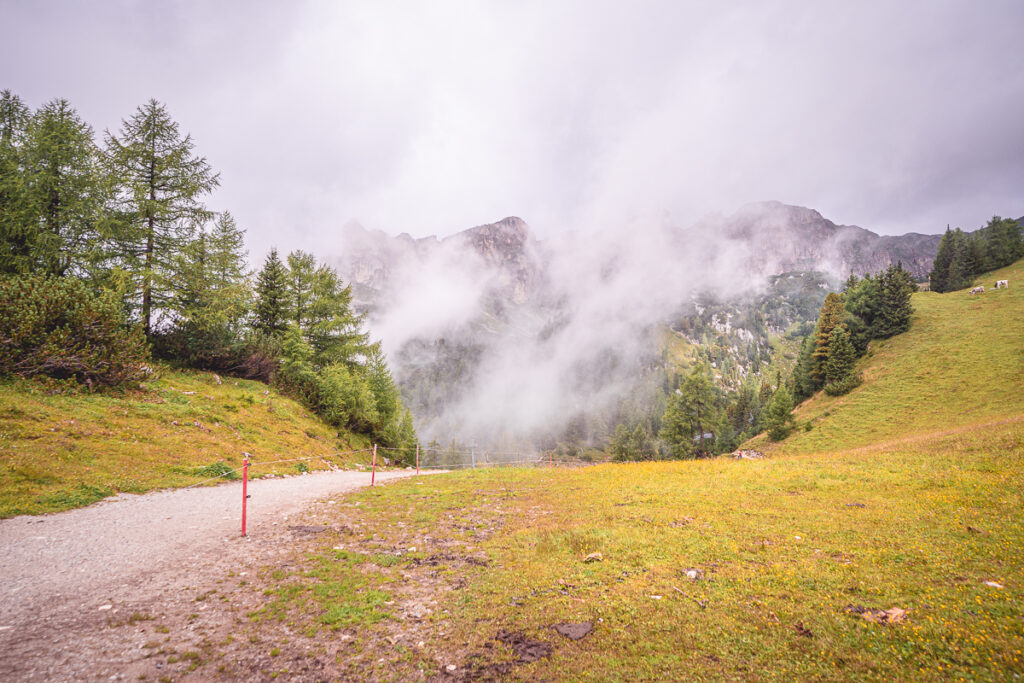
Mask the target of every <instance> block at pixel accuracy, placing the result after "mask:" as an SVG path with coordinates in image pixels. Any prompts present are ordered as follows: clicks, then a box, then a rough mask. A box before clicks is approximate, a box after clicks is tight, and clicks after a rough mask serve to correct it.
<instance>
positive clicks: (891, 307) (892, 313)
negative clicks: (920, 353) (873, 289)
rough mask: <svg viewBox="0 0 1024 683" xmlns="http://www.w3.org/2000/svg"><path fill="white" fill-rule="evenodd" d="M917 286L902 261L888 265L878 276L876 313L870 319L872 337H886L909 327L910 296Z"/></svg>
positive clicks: (910, 313) (912, 310)
mask: <svg viewBox="0 0 1024 683" xmlns="http://www.w3.org/2000/svg"><path fill="white" fill-rule="evenodd" d="M916 291H917V286H916V285H915V284H914V280H913V278H912V277H911V275H910V273H908V272H907V271H906V270H904V269H903V264H902V263H897V264H896V265H894V266H889V268H887V269H886V271H885V272H884V273H882V275H880V276H879V278H878V294H877V296H878V299H879V303H878V306H877V310H878V313H877V315H876V316H875V317H874V320H872V321H871V336H872V338H873V339H887V338H888V337H892V336H893V335H897V334H902V333H903V332H906V331H907V330H908V329H910V317H911V316H912V315H913V313H914V307H913V305H912V304H911V303H910V296H911V294H913V293H914V292H916Z"/></svg>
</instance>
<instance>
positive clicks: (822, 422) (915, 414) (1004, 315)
mask: <svg viewBox="0 0 1024 683" xmlns="http://www.w3.org/2000/svg"><path fill="white" fill-rule="evenodd" d="M997 279H1008V280H1009V281H1010V288H1009V289H1000V290H992V289H991V285H992V284H993V283H994V282H995V280H997ZM976 284H982V285H985V287H986V290H987V291H986V292H985V294H983V295H976V296H971V295H969V294H968V293H967V290H962V291H959V292H950V293H947V294H936V293H934V292H919V293H917V294H914V295H913V298H912V301H913V305H914V308H915V313H914V317H913V319H912V322H911V327H910V330H909V331H907V332H906V333H904V334H901V335H899V336H896V337H893V338H892V339H887V340H883V341H875V342H872V343H871V346H870V347H869V350H868V355H867V357H865V358H864V359H862V360H861V361H860V363H859V365H858V370H860V371H862V372H863V375H864V383H863V384H862V385H861V386H860V387H858V388H856V389H854V390H853V391H852V392H850V393H849V394H847V395H845V396H839V397H832V396H827V395H826V394H825V393H824V392H821V393H819V394H818V395H816V396H814V397H813V398H811V399H809V400H807V401H806V402H804V403H803V404H802V405H800V406H799V407H798V409H797V410H796V411H795V416H796V418H797V421H798V422H799V423H800V424H801V426H802V425H803V424H805V423H807V422H810V423H811V425H812V428H811V430H810V431H803V430H802V429H798V430H796V431H795V432H794V433H793V435H792V436H790V437H789V438H788V439H786V440H785V442H783V443H782V444H778V445H772V444H770V443H768V442H767V440H766V439H765V437H763V436H762V437H759V438H758V439H755V440H753V441H752V442H749V443H748V444H746V445H745V446H744V447H753V448H756V449H758V450H769V451H771V450H778V451H779V452H780V453H783V452H784V453H811V452H817V451H826V450H836V449H840V448H856V447H859V446H864V445H868V444H872V443H876V442H879V441H883V440H890V439H896V438H908V437H913V436H915V435H926V434H934V433H943V432H948V431H950V430H955V429H968V430H970V429H984V425H986V424H989V423H992V422H998V421H1000V420H1004V419H1008V418H1014V417H1016V416H1020V415H1022V414H1024V389H1022V387H1024V261H1018V262H1017V263H1015V264H1013V265H1011V266H1008V267H1006V268H1003V269H1001V270H999V271H996V272H995V273H991V274H988V275H985V276H983V277H981V278H979V279H978V281H977V283H976Z"/></svg>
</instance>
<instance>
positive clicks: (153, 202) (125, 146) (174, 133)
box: [106, 100, 219, 334]
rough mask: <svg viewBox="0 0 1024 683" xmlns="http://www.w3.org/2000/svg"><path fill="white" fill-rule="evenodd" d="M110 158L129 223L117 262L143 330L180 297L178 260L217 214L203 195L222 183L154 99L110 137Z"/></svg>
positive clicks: (124, 223)
mask: <svg viewBox="0 0 1024 683" xmlns="http://www.w3.org/2000/svg"><path fill="white" fill-rule="evenodd" d="M106 144H107V158H108V162H109V164H110V167H111V169H112V170H113V172H114V174H115V176H116V178H117V180H118V182H119V184H120V189H121V191H120V193H119V196H118V202H119V205H120V214H121V216H122V222H121V224H120V226H119V230H118V234H117V236H116V243H117V252H118V253H117V257H118V260H119V261H120V264H121V267H122V268H123V270H124V272H126V273H128V274H131V276H132V279H133V283H132V285H133V287H132V288H133V289H134V290H135V291H134V296H135V297H137V299H138V301H137V305H138V308H139V315H140V317H141V320H142V325H143V329H144V330H145V332H146V334H150V333H151V331H152V329H153V313H154V311H155V310H156V311H159V310H162V309H164V308H166V306H167V305H168V303H169V302H170V300H171V299H172V297H173V294H174V292H173V291H172V283H173V280H174V263H175V257H176V256H177V255H178V254H179V253H180V252H181V251H182V249H183V248H184V246H185V245H186V244H188V243H189V242H191V240H192V238H193V235H194V233H195V230H196V228H197V226H200V225H202V224H204V223H205V222H206V221H207V220H208V219H209V217H210V212H209V211H208V210H207V209H206V207H205V206H203V204H202V203H201V201H200V200H201V199H202V197H203V196H205V195H206V194H208V193H209V192H210V191H211V190H213V188H215V187H216V186H217V185H218V184H219V180H218V176H217V174H215V173H213V171H212V170H211V169H210V165H209V164H208V163H207V162H206V159H205V158H203V157H200V156H196V155H195V153H194V151H193V149H194V147H195V145H194V144H193V142H192V137H191V136H190V135H185V136H184V137H182V136H181V133H180V132H179V130H178V124H177V123H176V122H175V121H174V120H173V119H171V117H170V114H168V112H167V108H166V107H165V106H164V105H163V104H161V103H159V102H157V101H156V100H150V101H149V102H147V103H146V104H144V105H142V106H140V107H139V108H138V109H137V110H136V112H135V114H134V115H133V116H132V117H131V118H130V119H127V120H125V121H123V122H122V126H121V133H120V135H113V134H111V133H109V132H108V133H107V137H106Z"/></svg>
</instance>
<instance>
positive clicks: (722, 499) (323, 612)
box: [251, 263, 1024, 681]
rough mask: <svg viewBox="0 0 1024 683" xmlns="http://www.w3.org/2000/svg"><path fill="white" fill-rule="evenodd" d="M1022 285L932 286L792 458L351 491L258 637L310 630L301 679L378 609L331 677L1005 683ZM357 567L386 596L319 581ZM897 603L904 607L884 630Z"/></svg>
mask: <svg viewBox="0 0 1024 683" xmlns="http://www.w3.org/2000/svg"><path fill="white" fill-rule="evenodd" d="M1022 275H1024V264H1022V263H1018V264H1016V265H1014V266H1011V267H1009V268H1007V269H1004V270H1003V271H1000V272H998V273H996V274H995V275H993V276H989V277H988V278H985V279H984V282H983V284H985V286H986V287H989V286H991V284H992V281H994V279H995V278H996V277H999V278H1006V279H1009V280H1010V286H1011V289H1009V290H1001V291H998V292H986V294H985V295H984V296H983V297H969V296H968V295H967V294H966V293H965V292H960V293H953V294H946V295H941V296H940V295H936V294H929V293H925V294H921V295H916V296H915V300H914V304H915V306H916V307H917V314H916V316H915V319H914V323H913V326H912V328H911V331H910V332H908V333H906V334H904V335H902V336H900V337H897V338H895V339H892V340H889V341H887V342H885V343H883V344H876V345H874V346H873V347H872V351H871V355H870V356H869V357H868V358H866V359H864V360H863V361H862V363H861V369H862V371H863V372H864V375H865V383H864V385H863V386H861V387H860V388H858V389H857V390H856V391H855V392H853V393H852V394H850V395H849V396H845V397H841V398H829V397H825V396H821V397H818V398H815V399H814V400H812V401H810V402H808V403H807V404H806V405H805V406H803V407H802V408H801V410H800V412H799V417H800V420H801V421H802V422H806V421H808V420H810V421H811V422H812V429H811V431H801V432H799V433H797V434H794V435H793V436H792V437H791V438H790V439H789V440H787V441H785V442H783V443H782V444H781V445H776V446H775V447H774V451H773V454H774V455H775V456H776V457H772V458H767V459H764V460H757V461H749V460H734V459H731V458H718V459H713V460H706V461H696V462H674V463H641V464H607V465H599V466H595V467H592V468H587V469H583V470H559V469H553V470H534V471H522V470H521V471H471V472H461V473H457V474H452V475H443V476H440V477H434V478H431V479H429V480H427V481H419V482H417V481H405V482H401V483H399V484H396V485H394V486H388V487H383V488H379V489H376V490H372V491H364V492H361V493H359V494H357V495H356V502H355V505H358V507H355V506H352V507H348V508H347V509H345V510H343V511H342V510H339V509H338V508H329V509H327V510H326V511H325V512H323V513H322V515H321V517H319V518H318V519H317V521H318V522H319V523H323V524H327V525H328V526H329V527H330V528H333V529H338V528H340V529H342V530H343V531H342V532H339V533H337V534H335V533H332V534H325V535H324V538H323V539H321V540H320V543H321V544H322V547H321V548H320V549H319V550H316V551H315V552H314V553H313V554H312V555H309V556H307V557H306V559H304V560H300V561H299V563H298V565H291V566H283V567H282V568H280V569H278V570H277V571H274V572H272V573H268V574H267V579H266V581H267V584H269V585H266V584H264V585H261V586H260V589H263V588H267V589H268V590H269V593H268V595H271V596H273V597H272V598H271V599H270V603H269V606H268V609H272V610H273V613H274V614H276V615H277V619H279V620H280V622H278V621H275V620H266V619H262V620H259V621H257V622H255V623H254V625H253V631H254V633H253V635H251V642H253V643H265V644H266V645H267V647H270V646H271V644H279V643H282V642H284V641H285V640H287V638H285V636H286V635H287V636H291V634H292V633H294V632H295V629H296V628H300V629H302V630H303V631H304V633H306V634H307V636H308V637H309V638H311V639H312V640H310V641H307V640H304V639H303V638H297V639H294V640H290V641H289V642H287V643H285V644H284V645H280V650H279V652H280V655H281V656H280V658H279V660H278V662H277V665H279V666H280V668H281V670H282V671H286V670H289V669H288V667H291V666H299V665H300V664H301V663H302V662H303V661H305V660H304V658H305V657H308V656H309V655H308V652H309V649H308V647H309V646H310V644H311V643H313V644H315V642H317V638H318V636H317V633H318V631H322V630H324V629H330V628H333V627H334V622H332V616H331V615H333V614H336V613H338V612H339V611H342V612H345V613H346V614H362V613H364V612H365V607H366V606H365V605H364V603H366V602H367V600H369V599H370V598H371V597H372V598H374V599H376V600H377V601H378V603H379V605H381V606H386V607H381V608H380V609H379V610H376V611H374V612H372V614H373V619H369V618H353V619H352V620H350V621H348V622H346V624H345V626H346V627H347V628H348V629H349V631H348V633H349V634H354V637H355V640H356V642H358V643H359V644H360V645H359V647H358V648H354V649H352V650H349V652H350V653H351V657H349V658H347V659H346V663H344V664H343V666H348V667H349V668H348V669H344V670H342V671H341V672H339V673H340V674H341V675H345V674H352V675H355V674H356V672H358V671H368V670H374V671H375V675H376V676H377V677H379V678H381V679H388V678H396V679H405V678H416V677H424V676H429V675H430V674H432V673H436V672H437V667H438V662H441V663H443V665H445V666H447V665H449V664H450V665H451V666H453V667H455V670H454V671H449V673H450V675H453V676H458V677H460V678H459V679H460V680H471V679H473V678H474V677H481V676H487V675H495V674H500V676H501V677H502V678H504V679H515V680H581V679H592V680H610V681H615V680H621V681H627V680H628V681H632V680H751V681H769V680H778V681H791V680H835V681H841V680H876V681H889V680H910V679H913V680H925V681H945V680H1012V679H1013V678H1014V677H1015V675H1017V674H1020V673H1021V672H1022V671H1024V655H1022V651H1024V630H1022V628H1021V624H1022V623H1024V622H1022V620H1024V610H1022V607H1021V605H1024V554H1022V553H1021V552H1020V548H1022V547H1024V514H1022V512H1021V510H1022V509H1024V391H1022V390H1021V387H1022V386H1024V381H1022V380H1024V377H1022V375H1021V371H1022V367H1024V357H1022V350H1024V334H1022V333H1024V328H1022V321H1024V316H1022V313H1024V294H1022V293H1021V292H1020V288H1021V287H1024V277H1021V276H1022ZM340 515H343V516H344V520H342V519H341V517H340ZM332 516H333V517H337V519H334V518H333V517H332ZM311 521H312V520H311ZM342 521H344V525H347V526H344V525H342V524H341V522H342ZM346 528H354V529H358V533H356V532H344V529H346ZM339 543H343V544H344V546H343V547H344V549H345V550H344V553H346V555H345V558H346V560H347V561H346V562H345V563H339V562H336V561H334V560H335V559H336V556H337V555H338V554H339V553H341V552H342V551H339V550H337V549H336V548H340V547H342V546H340V545H337V544H339ZM593 552H598V553H601V555H602V558H601V560H600V561H596V562H586V561H584V560H585V557H586V556H587V555H588V554H590V553H593ZM482 558H486V560H483V559H482ZM385 560H386V561H385ZM327 566H330V567H331V572H330V575H329V576H328V575H327V574H325V573H324V572H323V571H319V572H318V571H317V568H318V567H321V568H322V567H327ZM366 576H373V577H374V578H373V581H374V583H373V586H374V589H373V591H376V592H373V591H365V592H359V591H356V592H354V593H352V594H351V595H348V594H346V595H344V596H342V595H341V594H340V593H333V594H331V593H330V591H329V587H330V586H331V585H334V584H338V585H349V582H350V581H357V580H359V579H360V577H366ZM363 580H364V581H365V578H364V579H363ZM381 591H383V593H381ZM329 594H330V595H335V596H336V597H332V598H329V599H323V600H320V599H314V598H316V596H325V595H329ZM425 595H426V597H425ZM310 596H313V597H312V598H311V597H310ZM424 600H439V603H438V604H437V605H436V607H435V608H434V609H433V611H432V613H431V616H430V617H429V618H428V619H427V620H425V621H423V622H418V621H414V622H409V621H406V619H405V618H403V614H406V613H407V612H408V611H414V610H419V609H421V606H422V605H423V604H425V603H424ZM375 604H376V603H375ZM360 609H363V612H359V610H360ZM886 610H900V611H891V612H889V614H890V615H894V616H895V618H896V621H895V622H894V623H884V621H885V619H887V618H889V617H886V616H883V611H886ZM365 613H367V614H369V612H365ZM580 622H587V623H589V624H591V625H592V627H593V631H592V632H591V633H590V634H589V635H587V636H586V637H585V638H583V639H582V640H576V641H574V640H569V639H567V638H565V637H563V636H562V635H559V634H558V633H556V632H555V630H554V628H553V627H554V626H555V625H558V624H560V623H580ZM410 623H412V624H413V625H410ZM279 624H284V627H282V626H280V625H279ZM275 629H281V630H275ZM374 643H386V645H382V646H381V647H376V646H374V645H373V644H374ZM523 643H526V644H529V645H532V650H530V652H532V653H533V654H531V655H530V656H529V657H524V655H523V652H526V650H524V649H523ZM517 648H519V649H518V650H517ZM538 653H540V656H535V655H537V654H538ZM545 653H546V654H545ZM528 659H536V661H526V660H528ZM265 673H267V674H268V675H269V674H271V673H273V672H272V671H271V670H269V669H268V670H267V671H266V672H265Z"/></svg>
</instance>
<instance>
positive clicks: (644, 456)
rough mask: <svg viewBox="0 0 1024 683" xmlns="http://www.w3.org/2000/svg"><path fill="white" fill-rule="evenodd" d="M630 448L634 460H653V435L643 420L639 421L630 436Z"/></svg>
mask: <svg viewBox="0 0 1024 683" xmlns="http://www.w3.org/2000/svg"><path fill="white" fill-rule="evenodd" d="M629 450H630V451H631V453H632V456H633V457H632V458H631V459H632V460H653V459H654V448H653V446H652V445H651V435H650V434H649V433H648V432H647V427H646V426H645V425H644V424H643V423H642V422H637V424H636V427H635V428H634V429H633V433H632V434H631V435H630V437H629Z"/></svg>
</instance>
